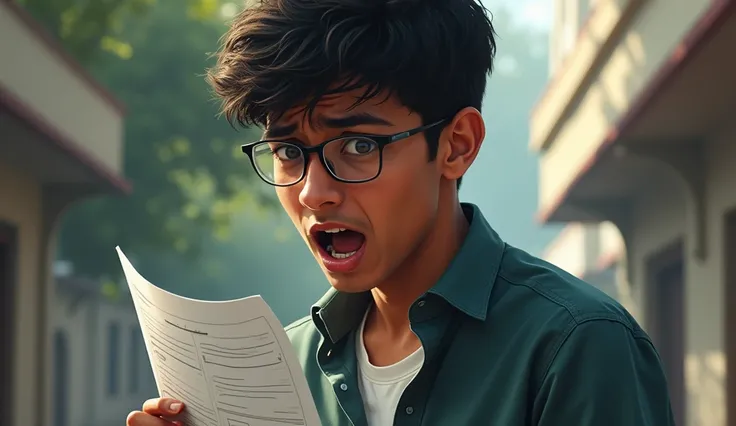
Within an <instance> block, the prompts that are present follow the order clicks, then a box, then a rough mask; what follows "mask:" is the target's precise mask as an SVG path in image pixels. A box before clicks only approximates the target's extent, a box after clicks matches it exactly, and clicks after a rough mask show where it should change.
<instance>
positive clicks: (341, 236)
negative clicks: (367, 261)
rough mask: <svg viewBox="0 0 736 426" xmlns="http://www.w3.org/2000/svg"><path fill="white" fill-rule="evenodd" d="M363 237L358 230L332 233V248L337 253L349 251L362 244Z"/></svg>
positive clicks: (356, 248)
mask: <svg viewBox="0 0 736 426" xmlns="http://www.w3.org/2000/svg"><path fill="white" fill-rule="evenodd" d="M363 241H365V237H364V236H363V234H361V233H360V232H355V231H350V230H345V231H342V232H338V233H336V234H332V249H333V250H335V251H336V252H338V253H350V252H353V251H356V250H358V249H359V248H360V246H362V245H363Z"/></svg>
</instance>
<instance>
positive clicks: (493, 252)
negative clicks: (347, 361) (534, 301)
mask: <svg viewBox="0 0 736 426" xmlns="http://www.w3.org/2000/svg"><path fill="white" fill-rule="evenodd" d="M462 208H463V212H464V213H465V215H466V217H467V218H468V221H469V222H470V228H469V230H468V235H467V236H466V237H465V241H463V244H462V246H461V247H460V250H459V251H458V253H457V254H456V255H455V258H454V259H453V260H452V262H451V263H450V265H449V266H448V268H447V270H446V271H445V273H444V274H443V275H442V277H441V278H440V280H439V281H438V282H437V284H435V285H434V287H432V288H431V289H430V290H429V291H428V293H431V294H435V295H437V296H439V297H441V298H442V299H444V300H445V301H447V302H448V303H449V304H450V305H452V306H453V307H454V308H455V309H457V310H459V311H461V312H463V313H465V314H466V315H468V316H470V317H472V318H475V319H477V320H480V321H485V319H486V314H487V312H488V303H489V302H490V296H491V290H492V289H493V285H494V283H495V282H496V276H497V275H498V270H499V267H500V265H501V258H502V257H503V252H504V250H505V246H506V245H505V243H504V242H503V241H502V240H501V238H500V237H499V236H498V234H497V233H496V232H495V231H494V230H493V229H492V228H491V226H490V225H489V224H488V221H486V219H485V217H483V214H482V213H481V211H480V209H479V208H478V206H476V205H474V204H470V203H462ZM371 300H372V298H371V294H370V292H363V293H341V292H338V291H337V290H335V289H334V288H330V290H329V291H327V293H326V294H325V295H324V296H323V297H322V298H321V299H320V300H319V301H318V302H317V303H316V304H315V305H314V306H312V321H313V322H314V324H315V325H316V326H317V329H318V330H319V331H320V333H321V334H322V335H323V336H324V337H325V338H329V339H330V340H331V341H332V342H333V343H337V342H338V341H340V339H342V338H343V337H344V336H345V335H347V334H348V333H349V332H350V331H352V330H353V329H354V328H355V327H357V326H358V324H359V323H360V321H361V319H362V318H363V314H364V313H365V310H366V309H367V308H368V305H369V304H370V302H371Z"/></svg>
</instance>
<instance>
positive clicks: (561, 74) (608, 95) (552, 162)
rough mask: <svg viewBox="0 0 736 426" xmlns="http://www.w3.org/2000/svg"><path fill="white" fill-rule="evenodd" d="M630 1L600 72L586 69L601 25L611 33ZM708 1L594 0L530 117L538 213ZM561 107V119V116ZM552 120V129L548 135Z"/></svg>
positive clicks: (596, 48)
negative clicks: (538, 152)
mask: <svg viewBox="0 0 736 426" xmlns="http://www.w3.org/2000/svg"><path fill="white" fill-rule="evenodd" d="M634 3H636V4H638V5H639V6H637V8H636V14H635V15H634V16H633V17H630V18H628V19H630V22H628V21H627V25H626V28H625V29H626V31H625V32H624V33H623V34H622V35H621V36H620V37H619V38H617V39H616V41H617V43H616V44H615V46H614V47H613V49H612V50H611V52H610V54H607V55H605V57H604V58H603V59H605V60H606V61H605V63H604V64H603V65H602V66H601V67H600V69H597V68H595V67H593V66H592V63H593V62H594V61H593V58H594V57H595V55H596V54H597V53H599V52H600V51H601V49H603V46H602V45H601V44H602V43H603V41H605V40H602V39H601V35H600V34H598V33H597V32H599V31H602V29H603V28H608V29H611V31H612V32H613V30H612V28H614V27H615V26H616V25H619V24H620V21H621V20H622V19H624V17H625V16H627V14H626V13H624V9H625V8H626V7H634V6H631V4H634ZM710 4H711V1H710V0H643V1H641V0H598V2H597V4H596V6H595V8H594V9H593V11H592V12H591V13H592V15H591V21H590V23H589V24H588V26H587V28H588V30H586V31H584V32H583V33H582V34H581V36H580V37H578V41H577V43H576V44H575V47H574V48H573V51H572V52H570V54H569V55H568V58H567V60H566V62H565V64H563V65H562V66H561V67H560V69H558V70H557V74H556V75H555V76H554V77H553V82H552V83H550V86H549V87H548V89H547V92H546V93H545V94H544V95H543V97H542V98H541V99H540V101H539V103H538V104H537V106H536V108H535V110H534V112H533V113H532V117H531V125H530V143H531V145H532V147H533V148H534V149H540V148H541V147H542V146H543V145H544V142H545V141H549V144H550V145H549V148H548V149H547V150H546V151H545V152H544V155H543V156H542V158H541V160H540V184H539V206H540V210H541V211H543V212H544V211H547V210H548V209H550V208H551V207H552V206H554V205H555V203H556V202H557V201H558V199H559V198H560V196H561V195H562V194H563V193H564V191H565V189H566V188H568V187H569V186H570V185H571V183H572V181H573V180H574V178H575V176H576V175H577V173H578V172H579V171H580V170H581V169H582V168H584V165H585V164H586V162H587V161H589V159H590V158H591V157H592V155H593V154H594V152H595V150H596V149H597V148H598V147H599V146H600V144H601V142H602V141H603V140H604V139H606V137H607V136H608V135H609V132H610V131H611V129H613V128H614V127H615V125H616V124H617V123H618V121H619V120H620V119H621V117H622V116H623V115H624V114H625V113H626V112H627V111H628V110H629V109H630V108H631V106H632V103H633V102H634V100H635V99H637V97H638V96H639V95H640V94H641V92H642V90H643V88H644V87H646V85H647V84H648V83H649V82H650V81H651V79H652V77H653V75H654V74H655V72H657V70H659V69H660V68H661V66H662V64H663V63H664V61H665V60H667V59H668V58H669V57H670V55H671V53H672V52H673V51H674V50H675V48H676V46H677V44H678V43H679V41H680V40H681V39H682V37H683V36H684V35H685V34H686V33H687V31H688V30H690V29H691V28H692V27H693V25H694V24H695V22H697V20H698V19H700V18H701V16H702V14H703V13H704V12H705V11H706V10H707V8H708V6H709V5H710ZM615 18H618V19H615ZM604 24H606V25H604ZM589 72H592V75H591V77H592V81H591V83H590V84H589V85H586V86H584V87H583V89H584V93H583V95H581V96H580V97H579V99H577V98H576V97H575V96H574V95H575V93H576V91H577V89H579V88H580V87H581V85H583V84H584V81H585V76H586V75H587V73H589ZM567 106H570V107H571V111H570V113H569V115H568V114H563V111H565V109H566V107H567ZM560 122H562V124H561V125H560V126H559V130H558V131H553V129H554V128H556V127H557V124H558V123H560Z"/></svg>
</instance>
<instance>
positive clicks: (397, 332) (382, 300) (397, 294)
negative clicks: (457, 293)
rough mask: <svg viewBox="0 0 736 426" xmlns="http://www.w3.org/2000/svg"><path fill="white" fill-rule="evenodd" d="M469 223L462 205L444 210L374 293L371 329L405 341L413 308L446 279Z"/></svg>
mask: <svg viewBox="0 0 736 426" xmlns="http://www.w3.org/2000/svg"><path fill="white" fill-rule="evenodd" d="M468 228H469V224H468V220H467V218H466V217H465V214H464V213H463V210H462V207H461V206H460V204H459V203H453V204H452V207H450V208H448V209H447V211H440V212H439V214H438V215H437V222H436V223H435V224H434V226H432V227H431V232H430V233H429V234H428V235H427V236H426V238H425V240H424V241H423V242H422V244H421V245H420V246H419V247H418V248H417V250H416V251H415V252H414V253H413V254H412V255H411V256H410V257H409V258H407V259H406V261H405V262H404V264H403V265H402V266H401V267H400V269H399V270H397V271H396V273H394V274H393V276H392V277H391V278H390V279H389V280H387V281H386V282H384V283H382V284H381V285H379V286H378V287H376V288H374V289H373V290H371V293H372V295H373V300H374V303H375V308H374V309H373V312H371V317H372V318H371V321H369V322H370V323H371V324H370V325H371V326H373V327H377V328H378V329H381V331H382V333H381V334H384V333H385V335H387V337H389V338H393V337H396V338H398V339H401V338H402V336H405V335H406V333H407V332H409V331H410V329H409V308H410V307H411V304H412V303H414V301H415V300H416V299H417V298H418V297H419V296H421V295H422V294H424V293H425V292H426V291H427V290H429V289H430V288H431V287H432V286H434V285H435V283H436V282H437V281H438V280H439V279H440V277H442V274H444V272H445V270H446V269H447V267H448V266H449V265H450V262H452V259H453V258H454V257H455V255H456V254H457V252H458V250H459V249H460V246H461V245H462V243H463V241H464V239H465V236H466V235H467V233H468Z"/></svg>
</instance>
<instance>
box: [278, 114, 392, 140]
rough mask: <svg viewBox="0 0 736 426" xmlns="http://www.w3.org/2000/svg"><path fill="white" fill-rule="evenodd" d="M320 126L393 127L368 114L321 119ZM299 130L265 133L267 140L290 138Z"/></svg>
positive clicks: (286, 126) (285, 128)
mask: <svg viewBox="0 0 736 426" xmlns="http://www.w3.org/2000/svg"><path fill="white" fill-rule="evenodd" d="M317 125H318V126H324V127H329V128H331V129H346V128H350V127H357V126H364V125H379V126H393V125H394V124H393V123H391V122H390V121H388V120H386V119H384V118H381V117H378V116H375V115H373V114H370V113H367V112H360V113H355V114H349V115H345V116H342V117H320V118H319V121H318V123H317ZM296 129H297V125H296V124H284V125H281V126H280V125H274V126H272V127H269V128H268V129H266V131H265V133H264V138H265V139H276V138H283V137H285V136H289V135H291V134H292V133H294V132H295V131H296Z"/></svg>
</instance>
